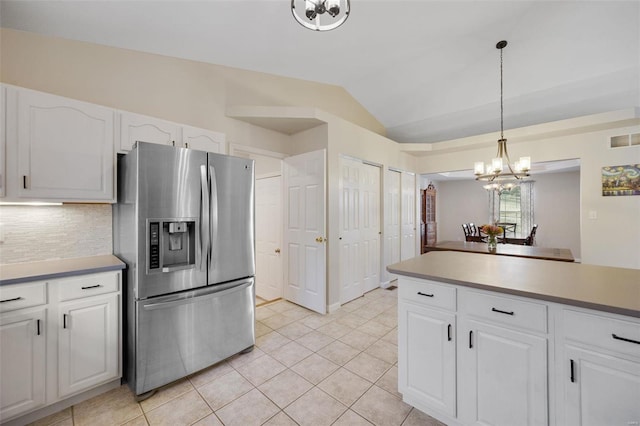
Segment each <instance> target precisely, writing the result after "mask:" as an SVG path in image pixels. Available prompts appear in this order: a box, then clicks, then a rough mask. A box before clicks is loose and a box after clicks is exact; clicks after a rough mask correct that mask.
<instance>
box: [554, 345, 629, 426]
mask: <svg viewBox="0 0 640 426" xmlns="http://www.w3.org/2000/svg"><path fill="white" fill-rule="evenodd" d="M564 365H565V367H566V368H565V369H564V371H565V374H564V377H563V379H564V382H565V395H564V399H565V404H564V405H563V408H564V411H565V421H564V422H563V424H566V425H567V426H569V425H594V426H595V425H624V426H627V425H638V424H640V361H629V360H625V359H622V358H618V357H616V356H612V355H608V354H603V353H598V352H594V351H591V350H586V349H580V348H576V347H571V346H567V347H566V348H565V359H564Z"/></svg>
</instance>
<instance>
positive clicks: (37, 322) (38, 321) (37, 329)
mask: <svg viewBox="0 0 640 426" xmlns="http://www.w3.org/2000/svg"><path fill="white" fill-rule="evenodd" d="M36 331H37V335H38V336H39V335H40V320H36Z"/></svg>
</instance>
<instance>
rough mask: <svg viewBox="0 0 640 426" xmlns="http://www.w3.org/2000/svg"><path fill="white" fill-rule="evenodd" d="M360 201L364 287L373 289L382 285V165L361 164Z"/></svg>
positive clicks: (367, 289)
mask: <svg viewBox="0 0 640 426" xmlns="http://www.w3.org/2000/svg"><path fill="white" fill-rule="evenodd" d="M360 167H361V173H360V176H361V179H360V183H361V190H360V194H361V195H360V203H361V206H362V208H361V211H362V229H361V234H360V240H361V241H362V255H363V266H364V269H363V273H364V277H363V287H364V291H365V292H367V291H371V290H373V289H375V288H377V287H380V272H379V271H380V167H377V166H373V165H370V164H362V165H361V166H360Z"/></svg>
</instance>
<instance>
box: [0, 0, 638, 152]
mask: <svg viewBox="0 0 640 426" xmlns="http://www.w3.org/2000/svg"><path fill="white" fill-rule="evenodd" d="M351 3H352V4H351V15H350V17H349V19H348V20H347V22H346V23H345V24H344V25H343V26H342V27H340V28H338V29H336V30H334V31H330V32H321V33H318V32H313V31H309V30H307V29H304V28H303V27H301V26H300V25H298V24H297V23H296V22H295V21H294V19H293V17H292V16H291V12H290V9H289V4H290V2H289V1H288V0H227V1H223V0H208V1H187V0H174V1H167V0H165V1H154V0H144V1H133V0H129V1H98V0H92V1H69V0H58V1H14V0H2V2H1V5H0V22H1V24H2V26H3V27H8V28H13V29H19V30H24V31H32V32H37V33H41V34H45V35H51V36H57V37H63V38H68V39H75V40H81V41H87V42H92V43H98V44H104V45H108V46H114V47H120V48H127V49H133V50H139V51H144V52H151V53H157V54H162V55H167V56H174V57H180V58H185V59H191V60H197V61H202V62H209V63H214V64H220V65H227V66H231V67H238V68H243V69H248V70H253V71H260V72H267V73H272V74H277V75H282V76H287V77H294V78H300V79H305V80H312V81H318V82H323V83H329V84H334V85H339V86H342V87H344V88H345V89H346V90H347V91H348V92H349V93H350V94H351V95H352V96H353V97H354V98H355V99H356V100H358V101H359V102H360V103H361V104H362V105H363V106H364V107H365V108H366V109H367V110H369V111H370V112H371V113H372V114H373V115H374V116H375V117H376V118H377V119H378V121H380V122H381V123H382V124H383V125H384V126H385V128H386V129H387V136H388V137H389V138H391V139H394V140H397V141H399V142H438V141H442V140H448V139H453V138H458V137H464V136H470V135H474V134H481V133H487V132H491V131H495V130H497V129H499V123H500V121H499V118H500V107H499V95H500V86H499V51H498V50H497V49H496V48H495V44H496V42H498V41H499V40H503V39H504V40H507V41H508V42H509V44H508V46H507V47H506V48H505V50H504V96H505V105H504V108H505V129H509V128H515V127H522V126H526V125H532V124H538V123H542V122H548V121H555V120H560V119H565V118H571V117H576V116H581V115H587V114H593V113H599V112H605V111H611V110H616V109H623V108H629V107H634V106H636V107H637V106H640V1H638V0H634V1H607V0H605V1H588V0H581V1H537V0H536V1H526V0H521V1H516V0H507V1H483V0H475V1H461V0H446V1H432V0H412V1H403V0H386V1H385V0H352V1H351Z"/></svg>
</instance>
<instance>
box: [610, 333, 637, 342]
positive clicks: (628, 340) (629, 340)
mask: <svg viewBox="0 0 640 426" xmlns="http://www.w3.org/2000/svg"><path fill="white" fill-rule="evenodd" d="M611 337H613V338H614V339H616V340H622V341H623V342H629V343H635V344H636V345H640V342H639V341H637V340H633V339H627V338H626V337H620V336H616V334H615V333H613V334H612V335H611Z"/></svg>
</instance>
